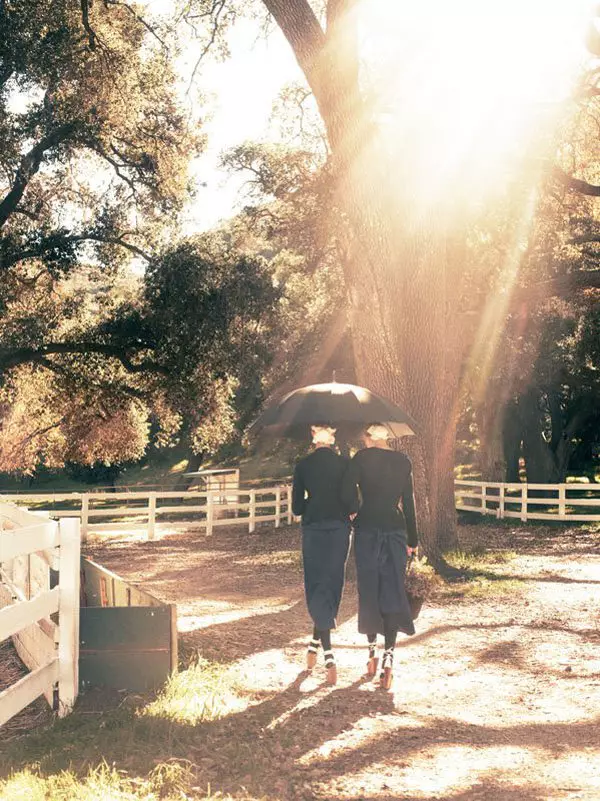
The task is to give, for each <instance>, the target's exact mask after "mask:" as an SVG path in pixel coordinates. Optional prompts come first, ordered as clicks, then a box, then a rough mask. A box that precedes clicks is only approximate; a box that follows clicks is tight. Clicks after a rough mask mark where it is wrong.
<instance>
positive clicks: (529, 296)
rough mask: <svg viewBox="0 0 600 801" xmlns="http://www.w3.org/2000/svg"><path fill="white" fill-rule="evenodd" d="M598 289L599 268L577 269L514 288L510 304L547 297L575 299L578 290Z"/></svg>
mask: <svg viewBox="0 0 600 801" xmlns="http://www.w3.org/2000/svg"><path fill="white" fill-rule="evenodd" d="M584 289H600V270H579V271H578V272H575V273H569V274H568V275H561V276H559V277H557V278H553V279H551V280H550V281H541V282H540V283H538V284H532V285H531V286H526V287H520V288H518V289H516V290H515V292H514V293H513V295H512V298H511V306H516V305H518V304H520V303H523V302H527V303H530V302H539V301H543V300H548V299H549V298H563V299H564V300H571V299H575V298H574V297H573V296H574V294H575V293H576V292H577V291H578V290H584Z"/></svg>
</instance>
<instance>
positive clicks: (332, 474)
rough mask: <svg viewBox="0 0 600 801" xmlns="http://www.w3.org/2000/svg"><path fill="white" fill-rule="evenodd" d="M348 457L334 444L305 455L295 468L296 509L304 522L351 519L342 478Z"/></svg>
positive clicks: (296, 513)
mask: <svg viewBox="0 0 600 801" xmlns="http://www.w3.org/2000/svg"><path fill="white" fill-rule="evenodd" d="M347 466H348V459H345V458H344V457H343V456H339V455H338V454H337V453H335V451H332V450H331V448H326V447H322V448H316V449H315V450H314V451H313V452H312V453H311V454H309V455H308V456H305V457H304V458H303V459H301V460H300V461H299V462H298V464H297V465H296V468H295V470H294V483H293V486H292V511H293V512H294V514H295V515H302V522H303V523H321V522H323V521H325V520H342V521H345V520H347V519H348V511H349V510H348V509H347V508H346V506H345V505H344V503H343V501H342V495H341V492H342V479H343V477H344V473H345V471H346V468H347Z"/></svg>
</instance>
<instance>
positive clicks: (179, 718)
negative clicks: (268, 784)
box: [0, 658, 247, 801]
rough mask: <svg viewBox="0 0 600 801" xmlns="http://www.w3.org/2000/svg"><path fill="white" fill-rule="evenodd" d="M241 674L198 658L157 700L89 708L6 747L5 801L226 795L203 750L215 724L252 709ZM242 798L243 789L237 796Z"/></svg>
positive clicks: (2, 754) (0, 772) (0, 765)
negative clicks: (213, 785)
mask: <svg viewBox="0 0 600 801" xmlns="http://www.w3.org/2000/svg"><path fill="white" fill-rule="evenodd" d="M246 705H247V704H246V702H245V701H243V699H242V698H241V696H240V695H239V694H238V692H237V685H236V681H235V676H234V675H232V674H230V673H228V671H226V670H224V669H223V667H222V666H220V665H215V664H212V663H209V662H207V661H206V660H203V659H198V658H196V659H195V660H194V662H193V663H192V664H190V665H189V667H188V668H187V669H185V670H182V671H180V672H179V673H178V674H176V675H174V676H173V677H172V678H171V679H170V680H169V681H168V682H167V684H166V685H165V687H164V688H163V690H162V691H161V692H160V693H159V694H158V695H157V696H156V697H155V698H153V699H143V698H140V697H136V698H133V697H131V698H129V699H126V700H125V701H124V702H123V703H122V704H121V706H120V707H119V708H117V709H112V710H110V711H100V712H89V711H86V710H85V707H82V709H81V710H76V711H75V712H74V713H73V714H72V715H69V716H67V717H66V718H63V719H61V720H58V719H56V720H55V721H54V722H53V723H52V724H51V725H50V726H49V727H47V728H45V729H39V730H37V731H35V732H34V733H32V734H29V735H26V736H23V737H19V738H14V739H13V740H11V741H10V742H6V743H3V744H2V746H0V801H38V799H39V801H130V799H131V801H142V799H143V801H154V799H157V801H158V799H164V800H166V801H171V800H172V799H173V800H174V799H178V801H181V799H185V798H193V799H207V801H208V799H211V800H212V799H215V801H216V799H223V798H227V796H222V795H219V794H216V795H215V794H211V793H210V791H207V789H206V788H207V786H208V784H209V782H208V781H207V780H206V779H205V778H204V777H203V772H204V771H203V769H202V766H201V764H200V766H199V765H198V764H196V763H195V762H192V761H190V756H191V757H192V758H193V759H195V760H197V761H198V762H200V763H201V762H202V760H201V756H205V755H206V756H208V755H209V754H210V753H211V745H210V738H211V737H212V736H217V732H216V731H215V729H214V727H215V726H219V725H226V721H222V723H221V719H222V718H225V717H226V716H227V715H229V714H231V713H233V712H236V711H239V710H240V709H242V708H245V706H246ZM236 797H237V796H236Z"/></svg>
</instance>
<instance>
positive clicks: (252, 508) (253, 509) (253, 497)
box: [248, 490, 256, 534]
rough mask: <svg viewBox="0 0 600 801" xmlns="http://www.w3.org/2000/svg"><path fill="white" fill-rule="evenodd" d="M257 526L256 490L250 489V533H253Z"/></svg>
mask: <svg viewBox="0 0 600 801" xmlns="http://www.w3.org/2000/svg"><path fill="white" fill-rule="evenodd" d="M255 527H256V490H250V518H249V520H248V533H249V534H252V532H253V531H254V529H255Z"/></svg>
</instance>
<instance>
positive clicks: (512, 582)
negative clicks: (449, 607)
mask: <svg viewBox="0 0 600 801" xmlns="http://www.w3.org/2000/svg"><path fill="white" fill-rule="evenodd" d="M525 586H526V583H525V582H524V581H521V580H520V579H513V578H506V577H504V578H503V577H502V576H498V577H497V578H491V579H490V578H487V577H485V576H472V577H471V578H468V579H466V580H465V581H464V582H460V583H452V584H445V585H444V587H443V588H442V589H441V590H440V591H439V592H438V593H437V595H438V597H441V598H445V599H446V600H457V599H465V598H467V599H468V598H491V599H493V598H502V597H504V596H515V595H517V594H518V593H520V592H522V591H523V590H524V589H525Z"/></svg>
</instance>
